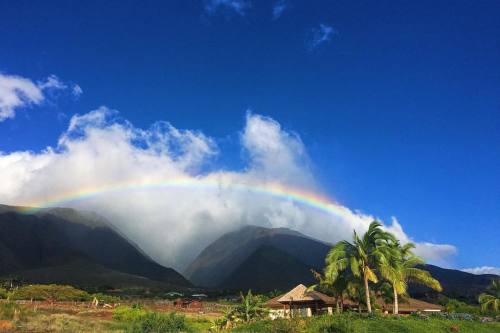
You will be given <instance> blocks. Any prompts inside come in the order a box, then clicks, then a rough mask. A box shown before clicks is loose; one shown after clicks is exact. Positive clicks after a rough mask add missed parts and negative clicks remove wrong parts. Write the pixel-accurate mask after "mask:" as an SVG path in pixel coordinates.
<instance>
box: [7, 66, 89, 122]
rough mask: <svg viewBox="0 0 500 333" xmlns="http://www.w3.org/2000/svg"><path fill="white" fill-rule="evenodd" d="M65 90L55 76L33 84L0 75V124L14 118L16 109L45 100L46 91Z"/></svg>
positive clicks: (11, 76) (64, 86) (28, 80)
mask: <svg viewBox="0 0 500 333" xmlns="http://www.w3.org/2000/svg"><path fill="white" fill-rule="evenodd" d="M67 88H68V86H67V85H66V84H65V83H64V82H62V81H61V80H59V78H58V77H57V76H55V75H50V76H49V77H47V79H46V80H45V81H39V82H37V83H34V82H33V81H32V80H30V79H28V78H24V77H21V76H17V75H6V74H2V73H0V122H2V121H4V120H6V119H9V118H14V117H15V116H16V109H19V108H23V107H28V106H30V105H38V104H41V103H42V102H43V101H44V100H45V99H46V95H45V92H46V91H53V90H64V89H67ZM80 90H81V89H80Z"/></svg>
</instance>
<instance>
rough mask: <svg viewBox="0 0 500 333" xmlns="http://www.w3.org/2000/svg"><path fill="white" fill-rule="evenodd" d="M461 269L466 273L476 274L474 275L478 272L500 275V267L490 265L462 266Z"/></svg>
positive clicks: (478, 273)
mask: <svg viewBox="0 0 500 333" xmlns="http://www.w3.org/2000/svg"><path fill="white" fill-rule="evenodd" d="M462 271H464V272H467V273H472V274H476V275H480V274H495V275H500V267H491V266H481V267H474V268H464V269H462Z"/></svg>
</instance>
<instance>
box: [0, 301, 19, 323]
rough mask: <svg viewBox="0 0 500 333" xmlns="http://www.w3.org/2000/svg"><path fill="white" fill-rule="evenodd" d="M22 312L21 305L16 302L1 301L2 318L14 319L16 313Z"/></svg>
mask: <svg viewBox="0 0 500 333" xmlns="http://www.w3.org/2000/svg"><path fill="white" fill-rule="evenodd" d="M20 312H21V306H20V305H19V304H16V303H14V302H5V303H4V302H2V303H0V319H2V320H12V319H13V318H14V314H15V313H20Z"/></svg>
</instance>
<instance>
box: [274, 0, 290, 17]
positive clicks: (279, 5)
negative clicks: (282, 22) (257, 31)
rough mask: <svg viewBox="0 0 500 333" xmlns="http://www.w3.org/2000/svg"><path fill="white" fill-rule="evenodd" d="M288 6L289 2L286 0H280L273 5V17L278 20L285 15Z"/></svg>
mask: <svg viewBox="0 0 500 333" xmlns="http://www.w3.org/2000/svg"><path fill="white" fill-rule="evenodd" d="M287 8H288V3H287V2H286V0H278V1H276V2H275V4H274V6H273V19H275V20H277V19H279V18H280V17H281V15H283V13H284V12H285V10H286V9H287Z"/></svg>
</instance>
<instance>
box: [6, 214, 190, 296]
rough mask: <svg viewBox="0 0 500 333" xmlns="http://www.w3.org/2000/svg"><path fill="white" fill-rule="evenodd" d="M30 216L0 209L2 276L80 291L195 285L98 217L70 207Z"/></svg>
mask: <svg viewBox="0 0 500 333" xmlns="http://www.w3.org/2000/svg"><path fill="white" fill-rule="evenodd" d="M29 212H30V213H27V210H25V209H22V208H19V207H10V206H5V205H0V276H2V277H19V278H21V279H22V280H25V281H28V282H33V283H68V284H73V285H78V286H110V287H133V286H143V287H144V286H146V287H164V288H166V287H169V286H177V287H190V286H191V283H190V282H189V281H188V280H186V279H185V278H184V277H183V276H182V275H181V274H179V273H178V272H176V271H175V270H174V269H172V268H166V267H163V266H161V265H159V264H157V263H156V262H154V261H153V260H152V259H151V258H149V257H148V256H147V255H146V254H145V253H144V252H143V251H141V250H140V248H139V247H138V246H137V245H136V244H134V243H133V242H131V241H130V240H128V239H126V238H125V237H124V236H122V235H121V234H120V233H119V231H117V230H116V228H115V227H114V226H113V225H112V224H111V223H110V222H109V221H107V220H106V219H104V218H102V217H101V216H99V215H97V214H95V213H92V212H86V211H77V210H74V209H69V208H54V209H41V210H36V211H29Z"/></svg>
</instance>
